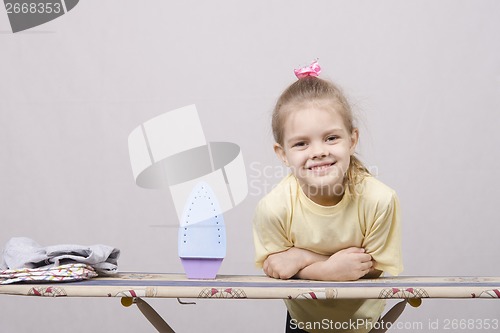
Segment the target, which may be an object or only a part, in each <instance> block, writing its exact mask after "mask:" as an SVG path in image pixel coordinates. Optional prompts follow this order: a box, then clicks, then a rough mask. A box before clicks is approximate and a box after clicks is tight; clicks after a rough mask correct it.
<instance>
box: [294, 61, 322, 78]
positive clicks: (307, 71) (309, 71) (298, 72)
mask: <svg viewBox="0 0 500 333" xmlns="http://www.w3.org/2000/svg"><path fill="white" fill-rule="evenodd" d="M293 72H294V73H295V76H296V77H297V78H298V79H302V78H304V77H306V76H318V75H319V73H321V67H320V65H319V64H318V61H317V60H314V61H313V62H312V63H311V64H310V65H309V66H306V67H302V68H299V69H294V70H293Z"/></svg>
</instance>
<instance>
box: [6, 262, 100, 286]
mask: <svg viewBox="0 0 500 333" xmlns="http://www.w3.org/2000/svg"><path fill="white" fill-rule="evenodd" d="M96 276H97V273H96V272H95V270H94V269H93V268H92V266H90V265H86V264H66V265H61V266H56V267H48V268H47V267H45V268H19V269H7V270H3V271H0V284H9V283H16V282H25V283H30V282H33V283H35V282H36V283H39V282H69V281H80V280H88V279H90V278H93V277H96Z"/></svg>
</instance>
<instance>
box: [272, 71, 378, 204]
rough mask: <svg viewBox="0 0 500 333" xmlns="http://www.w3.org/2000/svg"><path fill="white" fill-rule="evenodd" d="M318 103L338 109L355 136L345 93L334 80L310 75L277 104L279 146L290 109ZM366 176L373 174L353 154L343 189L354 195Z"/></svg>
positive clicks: (274, 120)
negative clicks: (328, 102) (345, 188)
mask: <svg viewBox="0 0 500 333" xmlns="http://www.w3.org/2000/svg"><path fill="white" fill-rule="evenodd" d="M315 101H331V102H332V103H333V104H334V105H335V106H336V108H335V109H336V110H337V111H339V112H340V114H341V116H342V119H343V120H344V125H345V126H346V128H347V131H348V132H349V134H352V132H353V131H354V129H356V127H355V125H354V115H353V112H352V109H351V106H350V104H349V102H348V101H347V98H346V97H345V95H344V94H343V92H342V90H341V89H340V88H339V87H338V86H336V85H335V84H334V83H333V82H331V81H327V80H323V79H320V78H318V77H313V76H307V77H305V78H302V79H299V80H297V81H295V82H294V83H292V84H291V85H290V86H289V87H288V88H286V89H285V91H284V92H283V93H282V94H281V96H280V97H279V98H278V101H277V102H276V106H275V107H274V111H273V115H272V130H273V136H274V140H275V141H276V143H278V144H280V145H281V146H283V129H284V124H285V120H286V117H287V115H288V114H289V113H290V112H292V111H293V107H290V106H297V105H300V104H303V103H311V102H315ZM367 175H370V172H369V171H368V169H367V168H366V167H365V166H364V165H363V163H362V162H361V161H360V160H359V159H358V158H357V157H356V156H354V155H352V156H351V160H350V163H349V167H348V168H347V172H346V177H345V178H344V186H345V185H347V186H348V188H349V191H350V193H351V194H353V195H355V194H356V191H355V186H356V184H358V183H359V182H360V181H361V180H362V179H363V178H364V177H365V176H367Z"/></svg>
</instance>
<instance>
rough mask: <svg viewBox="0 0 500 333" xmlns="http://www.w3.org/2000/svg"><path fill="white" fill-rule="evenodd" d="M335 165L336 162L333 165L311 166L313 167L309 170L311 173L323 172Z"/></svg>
mask: <svg viewBox="0 0 500 333" xmlns="http://www.w3.org/2000/svg"><path fill="white" fill-rule="evenodd" d="M334 164H335V162H333V163H322V164H316V165H313V166H311V167H309V168H307V169H308V170H310V171H315V172H321V171H324V170H327V169H328V168H329V167H331V166H332V165H334Z"/></svg>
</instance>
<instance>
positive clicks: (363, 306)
mask: <svg viewBox="0 0 500 333" xmlns="http://www.w3.org/2000/svg"><path fill="white" fill-rule="evenodd" d="M319 70H320V68H319V65H318V64H317V63H316V62H313V64H312V65H311V66H309V67H306V68H303V69H301V70H299V71H296V75H297V77H298V78H299V79H298V81H296V82H294V83H293V84H292V85H290V86H289V87H288V88H287V89H286V90H285V91H284V92H283V94H282V95H281V96H280V98H279V99H278V102H277V103H276V107H275V108H274V112H273V117H272V129H273V134H274V139H275V141H276V143H275V144H274V151H275V152H276V155H277V156H278V157H279V159H280V160H281V161H282V162H283V163H284V164H285V165H286V166H288V167H289V168H290V171H291V173H290V174H289V175H288V176H287V177H285V178H284V179H283V180H282V181H281V182H280V183H279V184H278V185H277V186H276V187H275V188H274V189H273V190H272V191H271V192H269V193H268V194H267V195H266V196H265V197H264V198H262V199H261V201H260V202H259V204H258V206H257V208H256V211H255V216H254V221H253V232H254V242H255V249H256V264H257V265H258V266H259V267H262V268H263V270H264V272H265V273H266V274H267V275H268V276H270V277H273V278H277V279H289V278H300V279H310V280H328V281H348V280H357V279H359V278H363V277H364V278H376V277H378V276H380V275H381V274H382V273H383V272H388V273H390V274H392V275H397V274H399V273H400V272H401V271H402V268H403V266H402V260H401V242H400V230H399V228H400V227H399V224H400V222H399V220H400V218H399V205H398V199H397V196H396V193H395V192H394V191H393V190H392V189H390V188H389V187H388V186H386V185H384V184H383V183H381V182H380V181H378V180H377V179H375V178H374V177H372V176H371V175H370V173H369V172H368V170H367V169H366V168H365V167H364V166H363V164H362V163H361V162H360V161H359V160H358V159H357V158H356V157H355V156H354V153H355V149H356V145H357V143H358V136H359V131H358V129H357V128H356V127H355V126H354V123H353V114H352V111H351V108H350V106H349V104H348V102H347V100H346V98H345V97H344V95H343V94H342V92H341V91H340V89H339V88H338V87H337V86H335V85H334V84H333V83H331V82H329V81H326V80H323V79H320V78H319V77H317V75H318V74H319ZM285 303H286V307H287V309H288V313H287V324H286V327H287V330H286V332H324V331H321V329H319V328H318V327H317V326H321V325H315V323H325V322H330V323H337V325H335V327H346V328H347V329H346V330H339V332H341V331H349V332H360V333H361V332H367V331H369V328H368V327H369V326H370V325H366V326H363V325H361V326H360V325H353V324H356V323H368V322H369V323H370V324H373V325H374V324H375V322H376V321H377V320H378V319H379V317H380V315H381V313H382V311H383V308H384V305H385V302H384V301H383V300H376V299H375V300H374V299H359V300H357V299H356V300H335V299H327V300H298V299H292V300H285ZM373 325H372V327H373ZM353 326H356V327H354V328H355V329H354V330H352V329H353ZM328 331H332V330H331V328H329V329H328Z"/></svg>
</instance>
